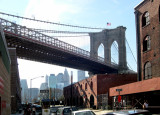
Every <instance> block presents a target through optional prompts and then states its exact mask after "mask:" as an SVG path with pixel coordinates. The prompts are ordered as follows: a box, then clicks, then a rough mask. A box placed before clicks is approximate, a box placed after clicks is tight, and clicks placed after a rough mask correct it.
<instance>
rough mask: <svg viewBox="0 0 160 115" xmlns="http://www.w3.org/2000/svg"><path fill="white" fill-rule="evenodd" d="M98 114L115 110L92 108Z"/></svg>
mask: <svg viewBox="0 0 160 115" xmlns="http://www.w3.org/2000/svg"><path fill="white" fill-rule="evenodd" d="M92 111H93V112H94V113H95V114H96V115H102V114H105V113H109V112H113V110H102V109H98V110H94V109H93V110H92Z"/></svg>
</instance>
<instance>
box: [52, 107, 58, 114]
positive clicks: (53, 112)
mask: <svg viewBox="0 0 160 115" xmlns="http://www.w3.org/2000/svg"><path fill="white" fill-rule="evenodd" d="M58 108H59V107H50V115H56V114H57V111H58Z"/></svg>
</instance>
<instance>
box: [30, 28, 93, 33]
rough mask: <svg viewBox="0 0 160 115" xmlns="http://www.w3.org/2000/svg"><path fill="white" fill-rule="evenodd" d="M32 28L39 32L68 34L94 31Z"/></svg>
mask: <svg viewBox="0 0 160 115" xmlns="http://www.w3.org/2000/svg"><path fill="white" fill-rule="evenodd" d="M30 29H32V30H35V31H38V32H44V33H67V34H88V33H92V32H75V31H59V30H46V29H35V28H30Z"/></svg>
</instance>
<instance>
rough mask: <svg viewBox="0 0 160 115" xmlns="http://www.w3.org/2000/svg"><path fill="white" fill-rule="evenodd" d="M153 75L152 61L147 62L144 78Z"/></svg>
mask: <svg viewBox="0 0 160 115" xmlns="http://www.w3.org/2000/svg"><path fill="white" fill-rule="evenodd" d="M151 77H152V71H151V63H150V62H146V63H145V65H144V79H149V78H151Z"/></svg>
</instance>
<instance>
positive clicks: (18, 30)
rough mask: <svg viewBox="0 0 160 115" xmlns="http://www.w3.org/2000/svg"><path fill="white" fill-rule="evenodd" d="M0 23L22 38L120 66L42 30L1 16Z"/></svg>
mask: <svg viewBox="0 0 160 115" xmlns="http://www.w3.org/2000/svg"><path fill="white" fill-rule="evenodd" d="M0 23H1V25H2V27H3V29H4V32H6V33H7V34H10V35H13V36H17V37H20V38H22V39H26V40H31V41H32V42H36V43H39V44H43V45H46V46H49V47H54V48H58V49H60V50H64V51H67V52H70V53H74V54H76V55H78V56H83V57H85V58H88V59H90V60H94V61H96V62H97V61H98V62H99V63H102V64H105V65H108V66H112V67H114V68H116V67H118V65H117V64H115V63H107V62H105V61H104V58H102V57H100V56H97V57H91V56H90V52H89V51H85V50H83V49H81V48H78V47H76V46H73V45H70V44H68V43H65V42H63V41H60V40H58V39H56V38H53V37H50V36H47V35H45V34H42V33H40V32H37V31H34V30H33V29H29V28H26V26H21V25H18V24H16V23H13V22H10V21H8V20H5V19H2V18H0Z"/></svg>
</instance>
